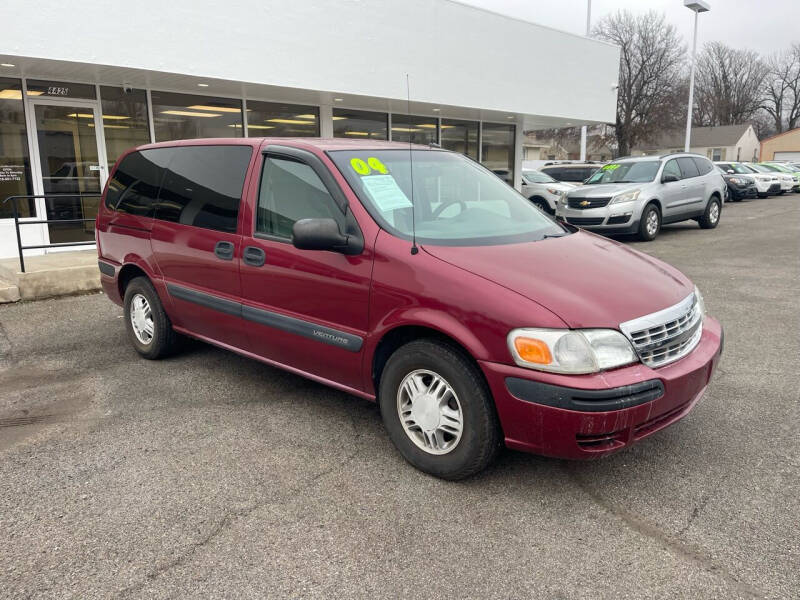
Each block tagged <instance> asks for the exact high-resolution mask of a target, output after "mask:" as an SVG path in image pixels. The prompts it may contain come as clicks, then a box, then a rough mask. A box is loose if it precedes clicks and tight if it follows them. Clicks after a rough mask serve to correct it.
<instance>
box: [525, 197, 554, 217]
mask: <svg viewBox="0 0 800 600" xmlns="http://www.w3.org/2000/svg"><path fill="white" fill-rule="evenodd" d="M528 199H529V200H530V201H531V203H532V204H534V205H536V206H537V207H539V208H540V209H541V211H542V212H543V213H545V214H548V215H552V214H553V211H552V210H551V209H550V205H549V204H547V202H546V201H545V200H544V199H543V198H539V197H538V196H534V197H532V198H528Z"/></svg>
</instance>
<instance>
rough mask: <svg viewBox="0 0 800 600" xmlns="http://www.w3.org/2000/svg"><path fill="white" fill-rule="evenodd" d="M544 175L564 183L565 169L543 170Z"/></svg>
mask: <svg viewBox="0 0 800 600" xmlns="http://www.w3.org/2000/svg"><path fill="white" fill-rule="evenodd" d="M542 173H547V174H548V175H550V177H552V178H553V179H555V180H556V181H564V170H563V169H547V168H544V169H542Z"/></svg>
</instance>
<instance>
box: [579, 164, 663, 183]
mask: <svg viewBox="0 0 800 600" xmlns="http://www.w3.org/2000/svg"><path fill="white" fill-rule="evenodd" d="M660 166H661V161H658V160H641V161H628V162H618V163H609V164H607V165H605V166H603V167H600V170H599V171H596V172H595V174H594V175H592V176H591V177H590V178H589V180H588V181H587V182H586V185H592V184H597V183H645V182H648V181H653V180H654V179H655V178H656V173H658V168H659V167H660Z"/></svg>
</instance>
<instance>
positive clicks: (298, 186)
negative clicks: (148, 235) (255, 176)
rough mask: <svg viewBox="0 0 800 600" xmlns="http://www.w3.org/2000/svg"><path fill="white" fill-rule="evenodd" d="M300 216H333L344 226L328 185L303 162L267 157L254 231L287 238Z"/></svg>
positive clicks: (341, 227)
mask: <svg viewBox="0 0 800 600" xmlns="http://www.w3.org/2000/svg"><path fill="white" fill-rule="evenodd" d="M300 219H334V220H335V221H336V222H337V223H338V224H339V229H340V230H344V229H345V223H344V214H343V213H342V211H341V210H340V209H339V206H338V205H337V204H336V203H335V202H334V200H333V198H332V197H331V195H330V193H329V192H328V188H326V187H325V184H324V183H322V180H321V179H320V178H319V176H318V175H317V174H316V173H315V172H314V170H313V169H312V168H311V167H310V166H308V165H307V164H305V163H302V162H299V161H296V160H291V159H287V158H278V157H274V156H267V157H265V158H264V169H263V171H262V173H261V187H260V190H259V194H258V213H257V215H256V232H258V233H263V234H266V235H269V236H274V237H279V238H285V239H291V237H292V227H293V226H294V224H295V222H296V221H299V220H300Z"/></svg>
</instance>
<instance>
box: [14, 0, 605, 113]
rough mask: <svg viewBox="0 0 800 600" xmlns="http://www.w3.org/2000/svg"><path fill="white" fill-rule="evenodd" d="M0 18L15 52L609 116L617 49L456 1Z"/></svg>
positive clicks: (113, 8) (159, 4) (98, 1)
mask: <svg viewBox="0 0 800 600" xmlns="http://www.w3.org/2000/svg"><path fill="white" fill-rule="evenodd" d="M0 22H2V23H5V25H6V26H5V27H4V28H3V43H2V52H3V53H4V54H6V55H9V56H21V57H24V56H28V57H39V58H49V59H59V60H66V61H75V62H82V63H91V64H100V65H111V66H119V67H130V68H138V69H148V70H152V71H161V72H170V73H180V74H188V75H197V76H202V77H213V78H220V79H227V80H235V81H242V82H252V83H259V84H270V85H279V86H288V87H295V88H301V89H310V90H326V91H330V92H334V93H336V92H338V93H342V94H358V95H364V96H377V97H384V98H392V99H405V98H406V78H405V74H406V73H409V75H410V78H411V95H412V99H413V100H415V101H418V102H431V103H440V104H445V105H447V104H449V105H453V106H465V107H474V108H480V109H485V110H496V111H507V112H513V113H517V114H522V115H548V116H559V117H566V118H569V119H575V120H580V119H583V120H593V121H607V122H611V121H613V120H614V115H615V113H614V108H615V104H616V92H615V91H614V90H612V87H611V86H612V84H614V83H616V81H617V74H618V64H619V52H618V49H617V48H616V47H614V46H611V45H608V44H605V43H602V42H598V41H595V40H589V39H586V38H583V37H580V36H575V35H572V34H568V33H564V32H560V31H556V30H553V29H549V28H546V27H542V26H539V25H534V24H531V23H527V22H523V21H518V20H514V19H510V18H508V17H503V16H500V15H496V14H493V13H490V12H486V11H482V10H480V9H476V8H473V7H468V6H464V5H461V4H458V3H455V2H450V1H448V0H402V1H392V0H339V1H336V2H332V1H320V0H316V1H315V0H292V1H290V2H286V1H285V0H227V1H226V2H209V1H207V0H206V1H205V2H204V1H201V0H170V1H167V2H165V1H164V0H139V1H137V2H130V1H126V2H124V3H123V2H119V1H114V2H110V1H107V0H106V1H103V0H82V2H80V5H79V6H77V5H76V6H75V7H74V8H70V7H68V6H66V5H65V4H64V2H63V0H35V1H32V0H5V1H4V2H3V3H2V5H0ZM532 56H535V57H537V60H536V65H535V66H536V76H535V77H533V76H531V75H530V73H531V70H530V66H531V64H530V61H531V59H530V57H532ZM589 65H591V66H589Z"/></svg>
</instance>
